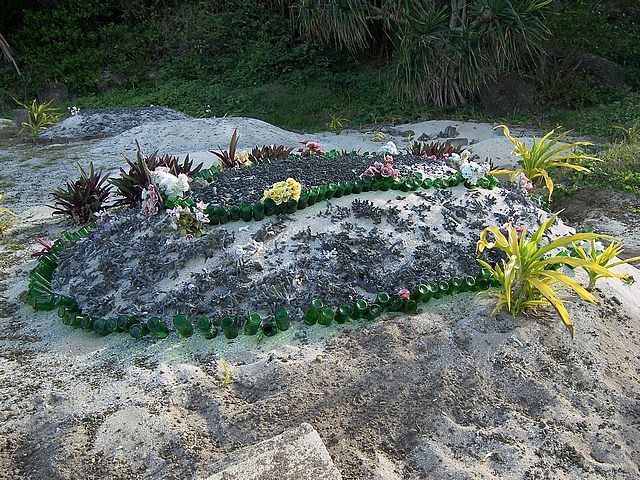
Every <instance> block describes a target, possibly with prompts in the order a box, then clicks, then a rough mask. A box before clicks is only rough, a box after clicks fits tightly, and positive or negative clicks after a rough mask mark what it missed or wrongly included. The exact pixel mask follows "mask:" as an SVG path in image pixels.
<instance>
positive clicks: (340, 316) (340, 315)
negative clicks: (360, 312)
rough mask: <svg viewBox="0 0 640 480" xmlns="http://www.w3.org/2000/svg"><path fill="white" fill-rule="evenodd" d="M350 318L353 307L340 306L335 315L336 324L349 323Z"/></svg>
mask: <svg viewBox="0 0 640 480" xmlns="http://www.w3.org/2000/svg"><path fill="white" fill-rule="evenodd" d="M350 318H351V307H350V306H349V305H346V304H343V305H340V306H339V307H338V310H337V311H336V314H335V319H336V322H337V323H344V322H346V321H348V320H349V319H350Z"/></svg>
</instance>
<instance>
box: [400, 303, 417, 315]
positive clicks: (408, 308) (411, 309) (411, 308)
mask: <svg viewBox="0 0 640 480" xmlns="http://www.w3.org/2000/svg"><path fill="white" fill-rule="evenodd" d="M403 311H404V313H407V314H409V315H412V314H414V313H416V312H417V311H418V303H417V302H416V301H415V300H405V302H404V307H403Z"/></svg>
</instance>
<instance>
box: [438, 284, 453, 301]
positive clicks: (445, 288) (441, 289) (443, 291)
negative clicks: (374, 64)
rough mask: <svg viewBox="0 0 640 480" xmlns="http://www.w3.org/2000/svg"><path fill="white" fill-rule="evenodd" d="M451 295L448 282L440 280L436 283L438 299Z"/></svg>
mask: <svg viewBox="0 0 640 480" xmlns="http://www.w3.org/2000/svg"><path fill="white" fill-rule="evenodd" d="M449 293H451V286H450V285H449V282H446V281H444V280H441V281H439V282H438V294H439V295H440V296H439V297H438V298H441V297H443V296H444V295H448V294H449Z"/></svg>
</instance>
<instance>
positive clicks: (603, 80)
mask: <svg viewBox="0 0 640 480" xmlns="http://www.w3.org/2000/svg"><path fill="white" fill-rule="evenodd" d="M579 65H580V69H581V70H582V71H583V72H585V73H587V74H588V75H590V76H592V77H593V78H594V79H595V80H596V81H597V82H598V83H599V84H601V85H606V86H611V87H622V86H623V85H624V83H625V80H626V74H625V72H624V68H623V67H622V66H621V65H618V64H617V63H616V62H612V61H611V60H607V59H606V58H604V57H601V56H599V55H595V54H593V53H585V54H583V55H582V56H581V57H580V59H579Z"/></svg>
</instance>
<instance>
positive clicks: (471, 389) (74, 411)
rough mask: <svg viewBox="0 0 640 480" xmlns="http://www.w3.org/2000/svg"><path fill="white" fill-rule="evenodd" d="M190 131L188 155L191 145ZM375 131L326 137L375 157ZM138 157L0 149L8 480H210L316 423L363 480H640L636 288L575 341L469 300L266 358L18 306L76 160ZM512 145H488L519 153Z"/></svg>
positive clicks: (1, 469) (322, 335)
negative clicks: (4, 206) (6, 215)
mask: <svg viewBox="0 0 640 480" xmlns="http://www.w3.org/2000/svg"><path fill="white" fill-rule="evenodd" d="M180 121H182V120H180ZM225 121H227V122H229V125H227V126H225V127H224V128H225V130H224V132H222V133H220V134H219V136H217V137H211V138H210V141H211V144H213V145H217V144H218V143H219V144H221V145H224V141H225V138H226V137H227V134H228V133H229V132H228V129H229V128H231V125H241V126H242V125H246V126H247V128H246V129H244V128H243V129H242V131H241V134H242V133H243V132H246V136H247V137H250V136H251V135H253V136H254V137H253V138H252V140H253V139H255V140H259V141H260V143H263V142H268V141H271V140H272V137H271V134H272V133H273V132H274V131H277V130H275V127H271V126H268V125H267V126H264V125H263V126H260V125H259V124H258V123H251V122H250V123H246V120H242V119H226V120H225ZM199 122H200V121H199ZM446 123H448V124H455V125H458V126H459V130H460V132H461V134H464V135H467V133H465V132H464V131H463V130H462V126H461V122H446ZM203 124H204V125H208V122H203ZM220 125H222V124H220ZM428 125H431V126H430V127H427V126H425V127H424V128H431V130H432V132H433V133H437V132H438V131H440V130H441V129H442V125H441V124H435V123H434V124H428ZM474 125H476V126H477V128H478V129H479V128H482V129H483V130H482V131H483V132H484V134H479V135H478V139H479V140H480V143H479V144H478V145H481V144H482V142H483V141H486V142H489V143H487V145H494V140H495V138H496V137H493V133H492V132H491V130H490V129H491V126H490V125H488V126H487V125H485V126H482V127H480V126H479V124H473V125H471V127H470V128H473V126H474ZM445 126H446V125H445ZM134 128H138V127H134ZM140 128H142V127H140ZM203 128H204V127H203ZM221 128H222V127H221ZM411 128H412V129H413V130H415V132H416V134H417V135H419V131H420V128H421V127H418V126H412V127H411ZM156 131H158V132H162V134H163V135H165V136H168V135H169V130H166V131H165V130H160V129H156ZM205 132H208V130H205ZM285 134H286V135H291V136H292V137H290V138H297V134H291V133H287V132H285ZM120 135H128V134H127V133H126V132H125V133H121V134H120ZM181 135H183V136H184V137H185V138H184V144H180V145H177V147H176V148H177V150H176V151H175V152H176V153H177V152H180V151H182V150H180V149H182V148H184V147H185V146H186V147H187V148H188V147H189V146H190V145H192V144H191V143H190V140H189V138H188V137H187V133H186V132H183V133H181ZM283 135H284V134H283ZM358 135H360V134H354V135H340V136H335V135H333V134H324V136H322V135H317V136H310V138H313V139H316V138H320V139H326V140H325V143H327V147H331V146H334V145H335V146H340V145H344V146H346V143H345V144H340V145H339V144H338V142H343V141H344V142H347V140H348V141H349V142H352V144H353V145H354V146H357V147H358V148H360V146H362V148H363V149H367V148H369V146H368V145H367V144H360V143H358V142H359V141H360V137H358ZM489 135H491V136H489ZM470 136H471V135H470ZM115 138H118V137H115ZM122 138H124V137H122ZM128 138H129V139H130V138H132V137H128ZM279 138H280V137H279ZM287 138H289V137H287ZM151 140H153V139H150V140H149V141H150V143H151ZM114 141H115V140H114ZM192 141H193V142H196V141H198V140H197V138H195V137H194V138H193V139H192ZM330 141H333V142H335V143H333V144H330V143H329V142H330ZM126 142H129V140H128V139H127V140H126ZM278 142H279V140H278ZM124 143H125V140H123V144H122V145H119V144H115V143H114V145H113V146H112V147H111V150H108V144H109V142H108V141H107V140H94V141H83V142H78V143H74V144H71V145H62V146H35V147H34V146H30V145H18V146H11V147H7V148H4V149H2V150H0V162H2V165H3V175H5V173H4V172H10V174H9V176H10V178H9V179H7V178H5V177H3V181H4V182H7V181H11V182H14V183H13V185H5V186H3V187H2V190H11V192H12V196H11V197H10V198H8V202H9V203H8V204H9V205H10V206H11V207H12V208H14V209H15V210H16V212H17V213H19V214H20V215H21V219H20V222H19V224H18V225H17V226H16V228H14V230H13V231H12V232H11V234H10V236H9V237H8V238H7V239H5V241H4V242H3V243H2V247H1V248H2V262H3V264H2V267H3V268H2V273H1V274H0V281H1V282H2V283H1V285H2V287H1V288H2V289H3V292H2V294H1V297H2V298H0V317H2V318H0V478H9V479H18V478H19V479H23V478H34V479H58V478H59V479H76V478H83V479H85V478H122V479H129V478H180V479H183V478H201V477H204V476H206V475H207V474H209V473H211V472H210V471H209V470H208V466H209V465H210V464H211V463H212V462H213V461H215V460H218V459H220V458H223V457H224V456H225V455H226V454H227V453H228V452H230V451H233V450H235V449H236V448H239V447H242V446H244V445H249V444H253V443H255V442H258V441H260V440H264V439H267V438H269V437H271V436H273V435H276V434H279V433H281V432H282V431H284V430H286V429H289V428H291V427H295V426H297V425H299V424H300V423H301V422H303V421H304V422H308V423H310V424H312V425H313V426H314V427H315V428H316V429H317V430H318V432H319V433H320V436H321V437H322V439H323V441H324V442H325V444H326V445H327V447H328V449H329V452H330V453H331V456H332V458H333V459H334V462H335V464H336V466H337V468H338V469H339V470H340V471H341V473H342V475H343V476H344V478H347V479H351V478H358V479H360V478H366V479H369V478H380V479H393V480H395V479H405V478H407V479H424V478H431V479H480V478H503V479H532V478H540V479H577V478H579V479H607V480H610V479H635V478H638V477H639V476H640V470H639V469H638V465H639V464H640V433H639V431H638V418H639V417H640V371H639V370H640V364H639V362H638V358H640V339H639V338H638V328H639V326H640V325H639V323H640V288H639V287H638V286H637V285H634V286H625V285H621V284H620V283H619V282H609V281H603V282H602V284H601V286H600V289H601V290H600V291H599V292H598V296H599V297H600V298H601V303H600V305H598V306H592V305H584V304H582V303H577V302H575V303H572V304H571V305H570V312H571V314H572V316H573V318H574V321H575V324H576V336H575V339H574V340H573V341H571V340H570V339H569V337H568V335H567V333H566V331H565V330H564V328H563V327H562V325H561V324H560V322H559V321H558V320H555V319H553V320H551V319H547V318H541V319H537V320H536V319H524V318H518V319H512V318H510V317H506V316H498V318H491V317H490V316H489V313H490V311H491V308H492V307H491V304H490V302H489V301H488V300H486V299H478V298H476V297H475V296H473V295H471V294H465V295H461V296H456V297H452V298H449V299H444V300H440V301H437V302H433V303H430V304H428V306H427V307H426V308H425V309H424V310H423V311H422V312H421V313H420V314H419V315H416V316H412V317H409V318H407V317H404V316H401V315H396V316H393V317H385V318H384V319H382V320H380V321H377V322H375V323H372V324H369V325H365V326H358V327H353V326H349V325H347V326H345V327H340V328H337V327H336V328H333V329H325V330H323V329H321V328H319V327H318V328H312V329H309V328H294V329H292V330H290V331H289V332H287V333H286V334H282V335H279V336H278V337H275V338H274V339H272V340H269V341H265V342H263V343H261V344H259V345H255V344H254V343H252V340H247V339H246V338H245V339H241V340H238V341H236V342H234V343H232V344H227V343H226V342H224V341H222V340H221V339H216V340H214V341H206V340H204V339H201V338H193V339H190V340H188V341H179V340H177V339H168V340H166V341H163V342H158V343H154V342H153V341H147V340H143V341H134V340H133V339H132V338H128V337H126V336H110V337H106V338H98V337H95V336H93V335H88V334H84V333H81V332H77V331H73V330H69V329H68V328H67V327H65V326H63V325H61V324H60V322H59V321H58V320H57V319H56V318H55V316H54V315H53V314H49V313H37V314H34V312H33V311H32V310H31V309H30V308H29V307H28V306H26V305H24V304H23V303H21V302H20V301H19V299H18V298H19V295H20V293H21V292H22V291H23V290H24V289H25V287H26V281H25V280H26V273H27V272H28V270H29V269H30V268H32V265H33V263H32V262H30V261H29V257H28V254H29V253H30V252H31V251H33V249H34V247H33V246H32V245H33V244H32V239H33V237H34V236H35V235H47V236H50V235H52V234H54V233H55V232H58V231H60V229H61V228H63V227H64V226H63V225H59V224H56V223H54V222H52V220H51V219H50V217H49V215H50V210H48V209H47V208H46V207H42V204H43V203H45V202H46V201H47V198H46V192H48V191H49V190H50V189H51V188H53V187H55V186H57V185H60V184H62V183H63V182H64V180H65V179H66V178H69V177H70V176H72V175H74V166H73V162H74V161H75V160H82V161H83V162H86V161H89V160H93V161H94V162H96V164H98V165H99V166H102V167H104V168H108V169H110V170H113V169H115V168H116V167H117V166H118V165H119V164H120V161H119V160H118V159H117V155H118V154H119V153H121V152H122V151H123V145H124ZM498 143H499V142H495V144H496V146H495V150H493V148H494V147H492V150H491V151H493V152H494V153H495V155H498V156H500V155H502V156H505V157H506V156H507V155H508V152H509V150H505V148H504V146H503V147H499V145H498ZM193 145H196V143H193ZM199 145H202V147H198V149H200V148H203V149H206V148H209V147H208V146H206V145H204V144H199ZM170 146H171V145H169V147H170ZM507 147H508V148H510V146H507ZM341 148H344V147H341ZM97 149H106V150H97ZM98 151H102V152H103V153H102V154H99V155H98V154H97V153H96V152H98ZM34 179H35V182H34ZM25 245H28V247H26V249H25ZM622 270H626V271H630V272H633V273H634V274H635V275H636V277H637V278H639V279H640V273H638V271H637V270H635V269H633V268H632V267H623V268H622ZM220 359H224V360H225V361H226V363H227V364H228V365H229V368H230V380H231V382H230V383H229V384H228V385H226V386H223V378H224V374H223V370H222V367H221V364H220Z"/></svg>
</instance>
